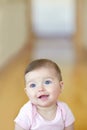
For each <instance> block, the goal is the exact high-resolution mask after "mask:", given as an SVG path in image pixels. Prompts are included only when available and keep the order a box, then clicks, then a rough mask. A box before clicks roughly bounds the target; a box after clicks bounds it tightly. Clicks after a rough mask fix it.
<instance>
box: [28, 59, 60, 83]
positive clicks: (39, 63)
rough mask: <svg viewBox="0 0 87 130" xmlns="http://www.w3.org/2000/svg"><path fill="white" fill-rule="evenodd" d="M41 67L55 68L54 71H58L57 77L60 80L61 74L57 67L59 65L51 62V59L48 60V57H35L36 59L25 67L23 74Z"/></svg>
mask: <svg viewBox="0 0 87 130" xmlns="http://www.w3.org/2000/svg"><path fill="white" fill-rule="evenodd" d="M41 67H47V68H49V67H50V68H51V67H52V68H54V69H55V70H56V72H57V73H58V78H59V80H60V81H62V76H61V70H60V68H59V66H58V65H57V64H56V63H55V62H53V61H52V60H49V59H36V60H33V61H32V62H31V63H30V64H29V65H28V66H27V68H26V70H25V75H26V74H27V73H28V72H30V71H33V70H36V69H38V68H41Z"/></svg>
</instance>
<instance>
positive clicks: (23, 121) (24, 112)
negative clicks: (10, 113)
mask: <svg viewBox="0 0 87 130" xmlns="http://www.w3.org/2000/svg"><path fill="white" fill-rule="evenodd" d="M30 117H31V112H29V109H27V107H26V105H25V106H23V107H22V108H21V110H20V111H19V113H18V115H17V117H16V118H15V120H14V122H15V123H16V124H18V125H19V126H20V127H22V128H23V129H25V130H29V129H30V124H31V119H30Z"/></svg>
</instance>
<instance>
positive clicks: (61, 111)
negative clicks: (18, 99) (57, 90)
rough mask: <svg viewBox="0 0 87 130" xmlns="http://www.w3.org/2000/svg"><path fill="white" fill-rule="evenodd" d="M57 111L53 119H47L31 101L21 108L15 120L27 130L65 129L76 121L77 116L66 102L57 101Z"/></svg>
mask: <svg viewBox="0 0 87 130" xmlns="http://www.w3.org/2000/svg"><path fill="white" fill-rule="evenodd" d="M57 105H58V107H57V113H56V116H55V118H54V120H52V121H47V120H45V119H43V117H41V116H40V114H39V113H38V112H37V110H36V107H35V106H34V105H33V104H32V103H31V102H30V101H29V102H27V103H26V104H25V105H24V106H23V107H22V108H21V110H20V112H19V114H18V116H17V117H16V119H15V120H14V121H15V122H16V123H17V124H18V125H19V126H21V127H22V128H23V129H25V130H64V128H65V127H67V126H69V125H70V124H72V123H73V122H74V121H75V118H74V116H73V114H72V112H71V110H70V108H69V107H68V106H67V104H66V103H64V102H57Z"/></svg>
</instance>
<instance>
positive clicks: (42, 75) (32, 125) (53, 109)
mask: <svg viewBox="0 0 87 130" xmlns="http://www.w3.org/2000/svg"><path fill="white" fill-rule="evenodd" d="M25 84H26V87H25V92H26V94H27V96H28V98H29V101H28V102H27V103H26V104H24V106H23V107H22V108H21V110H20V112H19V114H18V116H17V117H16V119H15V120H14V121H15V130H74V121H75V118H74V116H73V114H72V112H71V110H70V108H69V107H68V105H67V104H66V103H64V102H61V101H58V97H59V95H60V93H61V92H62V89H63V81H62V76H61V71H60V68H59V66H58V65H57V64H56V63H55V62H53V61H51V60H49V59H37V60H34V61H32V62H31V63H30V64H29V65H28V67H27V69H26V70H25Z"/></svg>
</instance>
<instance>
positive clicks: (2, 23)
mask: <svg viewBox="0 0 87 130" xmlns="http://www.w3.org/2000/svg"><path fill="white" fill-rule="evenodd" d="M25 5H26V4H25V3H24V2H23V1H21V2H13V3H12V2H11V3H8V2H7V3H4V4H0V66H2V65H3V64H4V63H5V62H6V61H7V60H8V59H9V58H10V57H11V56H12V55H14V54H15V53H16V52H18V50H19V49H21V47H22V46H23V45H24V44H25V41H26V36H27V27H26V18H25V9H26V6H25Z"/></svg>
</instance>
